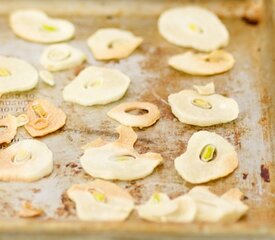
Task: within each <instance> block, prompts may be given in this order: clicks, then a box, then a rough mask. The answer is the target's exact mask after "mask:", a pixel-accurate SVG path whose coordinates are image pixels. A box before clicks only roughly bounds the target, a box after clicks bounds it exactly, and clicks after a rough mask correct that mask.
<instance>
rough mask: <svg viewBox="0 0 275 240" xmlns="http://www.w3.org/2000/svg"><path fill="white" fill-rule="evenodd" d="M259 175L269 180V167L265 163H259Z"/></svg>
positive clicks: (266, 180)
mask: <svg viewBox="0 0 275 240" xmlns="http://www.w3.org/2000/svg"><path fill="white" fill-rule="evenodd" d="M261 177H262V179H263V180H264V181H265V182H270V176H269V169H268V167H266V166H265V165H263V164H262V165H261Z"/></svg>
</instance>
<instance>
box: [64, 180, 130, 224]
mask: <svg viewBox="0 0 275 240" xmlns="http://www.w3.org/2000/svg"><path fill="white" fill-rule="evenodd" d="M67 194H68V196H69V198H70V199H71V200H73V201H74V202H75V204H76V212H77V216H78V217H79V218H80V219H81V220H84V221H124V220H125V219H126V218H127V217H128V216H129V214H130V213H131V212H132V210H133V209H134V200H133V198H132V197H131V196H130V194H128V193H127V192H126V191H124V190H123V189H121V188H120V187H118V186H117V185H116V184H114V183H110V182H107V181H103V180H94V181H92V182H89V183H84V184H75V185H73V186H72V187H71V188H70V189H69V190H68V191H67Z"/></svg>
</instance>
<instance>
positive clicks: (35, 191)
mask: <svg viewBox="0 0 275 240" xmlns="http://www.w3.org/2000/svg"><path fill="white" fill-rule="evenodd" d="M32 192H33V193H39V192H41V189H39V188H33V189H32Z"/></svg>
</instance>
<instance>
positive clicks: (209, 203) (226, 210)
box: [188, 186, 248, 223]
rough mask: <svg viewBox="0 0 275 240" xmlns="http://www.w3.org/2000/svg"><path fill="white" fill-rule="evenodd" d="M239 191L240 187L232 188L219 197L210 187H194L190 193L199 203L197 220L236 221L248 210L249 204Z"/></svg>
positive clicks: (197, 203)
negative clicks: (241, 198) (244, 201)
mask: <svg viewBox="0 0 275 240" xmlns="http://www.w3.org/2000/svg"><path fill="white" fill-rule="evenodd" d="M236 192H237V194H236ZM239 193H241V192H240V190H239V189H230V190H229V191H228V192H226V193H225V194H224V195H223V196H222V197H219V196H217V195H215V194H213V193H212V192H210V191H209V189H208V187H204V186H199V187H194V188H193V189H191V190H190V191H189V193H188V195H189V196H190V197H191V198H192V199H193V200H194V201H195V202H196V205H197V214H196V221H199V222H219V223H233V222H236V221H237V220H239V219H240V218H241V217H242V216H243V215H244V214H245V213H246V212H247V210H248V206H247V205H245V204H244V203H243V202H242V201H241V200H240V196H241V195H240V194H239Z"/></svg>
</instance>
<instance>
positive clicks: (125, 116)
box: [107, 102, 160, 128]
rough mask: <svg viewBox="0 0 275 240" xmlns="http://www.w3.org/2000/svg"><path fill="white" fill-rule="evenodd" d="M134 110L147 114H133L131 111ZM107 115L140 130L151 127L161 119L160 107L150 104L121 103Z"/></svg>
mask: <svg viewBox="0 0 275 240" xmlns="http://www.w3.org/2000/svg"><path fill="white" fill-rule="evenodd" d="M133 110H137V111H144V112H145V113H141V114H131V112H130V111H133ZM107 114H108V116H109V117H111V118H113V119H115V120H117V121H118V122H120V123H121V124H123V125H125V126H129V127H139V128H143V127H149V126H151V125H153V124H154V123H155V122H156V121H157V120H158V119H159V118H160V112H159V110H158V107H157V106H156V105H154V104H152V103H149V102H127V103H121V104H119V105H118V106H116V107H114V108H113V109H111V110H110V111H109V112H108V113H107Z"/></svg>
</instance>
